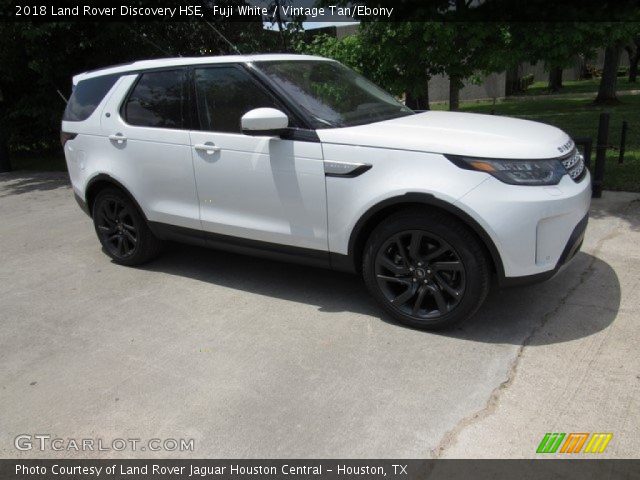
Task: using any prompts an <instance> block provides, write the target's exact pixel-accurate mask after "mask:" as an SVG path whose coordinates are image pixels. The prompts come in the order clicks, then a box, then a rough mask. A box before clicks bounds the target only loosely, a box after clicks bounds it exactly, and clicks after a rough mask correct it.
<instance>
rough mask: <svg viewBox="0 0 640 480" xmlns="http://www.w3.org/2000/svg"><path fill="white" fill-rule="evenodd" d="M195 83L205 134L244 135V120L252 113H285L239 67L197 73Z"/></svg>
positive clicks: (200, 70) (207, 69)
mask: <svg viewBox="0 0 640 480" xmlns="http://www.w3.org/2000/svg"><path fill="white" fill-rule="evenodd" d="M195 82H196V97H197V103H198V117H199V120H200V126H201V128H202V130H207V131H211V132H228V133H241V128H240V119H241V118H242V116H243V115H244V114H245V113H247V112H248V111H249V110H253V109H254V108H261V107H270V108H277V109H280V110H282V107H281V106H279V105H277V103H276V102H275V100H273V99H272V98H271V96H270V95H269V94H268V93H266V92H265V91H264V90H262V89H261V88H260V87H259V86H258V85H256V83H255V82H254V81H253V79H252V78H251V77H250V76H249V74H248V73H246V72H245V71H243V70H240V69H238V68H235V67H211V68H199V69H196V71H195Z"/></svg>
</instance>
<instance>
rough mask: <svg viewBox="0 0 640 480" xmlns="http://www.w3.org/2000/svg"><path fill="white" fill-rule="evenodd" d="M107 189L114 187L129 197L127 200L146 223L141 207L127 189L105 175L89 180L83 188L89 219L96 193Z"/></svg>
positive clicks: (91, 214)
mask: <svg viewBox="0 0 640 480" xmlns="http://www.w3.org/2000/svg"><path fill="white" fill-rule="evenodd" d="M107 187H116V188H117V189H119V190H121V191H122V193H124V194H125V195H126V196H127V197H129V199H130V200H131V201H132V202H133V204H134V205H135V207H136V208H137V209H138V211H139V212H140V214H141V215H142V217H143V218H144V219H145V221H147V222H148V218H147V216H146V215H145V213H144V210H143V209H142V207H140V203H138V201H137V200H136V198H135V197H134V196H133V195H132V194H131V192H130V191H129V189H127V187H125V186H124V185H123V184H122V183H120V182H119V181H118V180H116V179H115V178H113V177H112V176H110V175H107V174H106V173H100V174H98V175H96V176H95V177H93V178H92V179H91V180H89V182H88V183H87V186H86V188H85V191H84V192H85V193H84V198H85V201H86V205H87V210H88V213H89V216H90V217H92V216H93V203H94V202H95V200H96V197H97V196H98V193H100V191H101V190H103V189H105V188H107Z"/></svg>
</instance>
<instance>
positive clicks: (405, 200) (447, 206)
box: [348, 192, 504, 279]
mask: <svg viewBox="0 0 640 480" xmlns="http://www.w3.org/2000/svg"><path fill="white" fill-rule="evenodd" d="M415 206H420V207H424V206H428V207H430V208H431V209H437V210H440V211H443V212H445V213H447V214H448V215H450V216H452V217H454V218H456V219H457V220H459V221H460V222H462V223H463V224H464V225H466V226H467V227H468V228H469V229H470V230H471V231H472V232H473V233H474V234H475V235H476V237H477V238H478V240H479V241H480V244H481V245H483V246H484V248H485V250H486V252H487V253H488V258H489V259H490V260H491V264H492V267H493V270H494V271H495V273H496V274H497V275H498V277H499V278H500V279H502V278H504V265H503V263H502V258H501V257H500V253H499V251H498V248H497V247H496V245H495V243H494V242H493V240H492V239H491V237H490V236H489V234H488V233H487V232H486V231H485V229H484V228H483V227H482V226H481V225H480V224H479V223H478V222H477V221H476V220H475V219H474V218H473V217H471V216H470V215H469V214H468V213H466V212H465V211H463V210H462V209H460V208H458V207H456V206H455V205H452V204H451V203H449V202H445V201H444V200H440V199H439V198H436V197H435V196H433V195H431V194H428V193H418V192H409V193H406V194H404V195H400V196H396V197H391V198H388V199H386V200H383V201H382V202H380V203H377V204H376V205H374V206H372V207H371V208H369V210H367V211H366V212H365V213H364V214H363V215H362V216H361V217H360V219H358V221H357V222H356V224H355V226H354V228H353V230H352V232H351V235H350V237H349V247H348V248H349V250H348V252H349V253H348V257H349V258H350V263H352V265H353V268H352V269H355V271H356V272H360V271H361V270H362V254H363V252H364V246H365V244H366V242H367V238H369V235H370V234H371V232H373V230H374V229H375V227H376V226H377V225H379V224H380V222H382V221H383V220H384V219H385V218H387V217H389V216H390V215H392V214H394V213H395V212H397V211H399V210H402V209H404V208H410V207H415Z"/></svg>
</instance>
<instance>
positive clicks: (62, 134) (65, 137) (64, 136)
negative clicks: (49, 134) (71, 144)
mask: <svg viewBox="0 0 640 480" xmlns="http://www.w3.org/2000/svg"><path fill="white" fill-rule="evenodd" d="M77 136H78V134H77V133H69V132H60V143H61V144H62V148H64V144H65V143H67V141H68V140H73V139H74V138H76V137H77Z"/></svg>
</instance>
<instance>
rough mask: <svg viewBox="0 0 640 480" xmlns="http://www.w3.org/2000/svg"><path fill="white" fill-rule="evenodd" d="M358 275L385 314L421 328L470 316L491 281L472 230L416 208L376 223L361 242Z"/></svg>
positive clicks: (440, 326) (442, 215)
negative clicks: (369, 233)
mask: <svg viewBox="0 0 640 480" xmlns="http://www.w3.org/2000/svg"><path fill="white" fill-rule="evenodd" d="M362 274H363V277H364V281H365V284H366V285H367V288H368V290H369V292H370V293H371V295H372V296H373V297H374V298H375V299H376V300H377V301H378V302H379V303H380V304H381V305H382V307H383V308H384V310H385V311H386V312H387V313H389V315H391V316H392V317H393V318H394V319H396V320H398V321H399V322H401V323H404V324H405V325H409V326H411V327H416V328H420V329H424V330H439V329H445V328H450V327H452V326H453V325H455V324H457V323H458V322H460V321H463V320H466V319H468V318H470V317H471V316H473V314H474V313H476V311H477V310H478V308H480V305H482V303H483V302H484V300H485V298H486V296H487V293H488V292H489V285H490V269H489V261H488V259H487V255H486V253H485V250H484V247H483V246H482V245H481V243H480V242H479V241H478V239H477V238H476V236H475V235H474V234H473V232H472V231H470V230H469V229H468V228H467V227H466V226H465V225H464V224H462V223H461V222H460V221H458V220H457V219H455V218H454V217H452V216H450V215H447V214H445V213H440V212H429V211H425V210H424V209H418V208H416V209H407V210H403V211H401V212H398V213H396V214H394V215H392V216H390V217H389V218H387V219H386V220H384V221H383V222H382V223H381V224H380V225H378V227H376V229H375V230H374V231H373V232H372V234H371V236H370V237H369V239H368V241H367V243H366V245H365V249H364V254H363V264H362Z"/></svg>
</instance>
